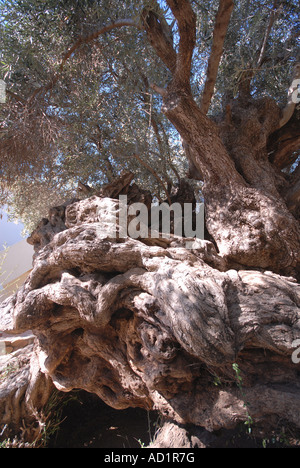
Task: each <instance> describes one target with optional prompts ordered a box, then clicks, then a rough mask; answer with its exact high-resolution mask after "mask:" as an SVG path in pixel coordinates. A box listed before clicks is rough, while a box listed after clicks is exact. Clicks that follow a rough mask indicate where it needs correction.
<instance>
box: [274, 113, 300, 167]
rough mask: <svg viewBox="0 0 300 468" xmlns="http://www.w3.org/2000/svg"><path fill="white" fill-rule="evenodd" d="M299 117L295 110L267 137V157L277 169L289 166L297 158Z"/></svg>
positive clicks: (299, 134) (299, 140)
mask: <svg viewBox="0 0 300 468" xmlns="http://www.w3.org/2000/svg"><path fill="white" fill-rule="evenodd" d="M299 117H300V115H299V112H297V111H295V112H294V114H293V116H292V117H291V118H290V120H289V121H288V122H287V123H286V124H285V125H284V126H283V127H281V128H279V129H278V130H276V132H274V133H272V134H271V135H270V137H269V141H268V146H267V148H268V153H269V159H270V161H271V162H272V164H274V165H275V166H276V167H278V168H279V169H284V168H285V167H289V166H290V165H291V164H293V163H294V162H295V160H296V158H297V150H299V147H300V128H299Z"/></svg>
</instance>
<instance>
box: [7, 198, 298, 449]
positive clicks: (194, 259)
mask: <svg viewBox="0 0 300 468" xmlns="http://www.w3.org/2000/svg"><path fill="white" fill-rule="evenodd" d="M109 206H110V207H111V208H116V209H118V201H117V200H111V199H108V198H103V197H98V196H93V197H91V198H88V199H86V200H82V201H73V202H71V203H70V204H66V206H64V207H59V208H57V209H52V210H51V217H50V218H49V219H48V220H44V221H43V223H41V224H40V226H39V227H38V228H37V230H36V231H35V232H34V233H33V235H32V236H31V238H30V242H32V243H33V244H34V245H35V248H36V256H35V260H34V266H33V270H32V272H31V274H30V276H29V278H28V279H27V281H26V282H25V284H24V286H23V288H22V289H21V290H20V291H19V292H18V293H17V294H16V295H15V296H14V297H12V298H10V299H9V300H7V301H6V302H4V303H2V304H1V306H0V311H1V329H2V330H6V332H10V333H16V332H18V333H19V332H22V331H25V330H28V329H32V330H33V331H34V333H35V335H36V337H37V343H36V346H37V355H38V358H39V365H40V369H41V371H42V373H44V374H45V376H47V378H51V380H52V381H53V383H54V385H55V386H56V387H57V388H58V389H59V390H62V391H70V390H72V389H74V388H81V389H84V390H87V391H89V392H93V393H95V394H97V395H98V396H99V397H100V398H102V399H103V400H104V401H105V402H106V403H107V404H108V405H111V406H112V407H114V408H117V409H123V408H127V407H130V406H131V407H142V408H145V409H148V410H150V409H156V410H158V411H159V412H160V413H161V414H162V415H164V417H165V418H166V419H167V420H170V421H172V424H176V423H177V424H184V425H189V424H192V425H194V426H200V427H202V428H205V429H206V430H208V431H214V430H217V429H220V428H232V427H235V425H236V424H237V423H238V422H240V421H245V420H246V419H247V418H248V417H249V414H250V415H251V418H252V419H253V421H255V423H256V424H257V423H263V424H266V423H267V424H269V425H271V426H272V424H276V422H277V421H278V419H281V420H286V421H288V422H289V423H292V424H294V425H295V426H297V427H298V426H299V421H300V410H299V408H300V393H299V385H300V381H299V372H298V371H299V366H298V365H297V364H295V363H293V360H292V353H293V352H294V351H295V349H294V344H295V340H298V339H300V327H299V324H300V309H299V305H300V290H299V285H298V284H297V282H296V281H295V279H294V278H292V277H283V276H279V275H278V274H275V273H272V272H270V271H269V272H263V271H257V270H247V269H241V270H234V269H228V263H227V260H229V263H230V262H231V259H230V258H229V259H227V258H226V257H224V256H221V255H220V254H219V253H217V251H216V249H215V247H214V245H213V244H212V243H210V242H208V241H205V240H203V241H201V242H200V241H199V243H198V247H197V248H195V249H193V250H187V249H186V248H185V243H184V239H182V238H177V237H175V236H171V238H170V239H155V243H156V244H158V245H151V242H152V240H151V239H148V240H144V241H143V239H140V240H138V239H132V238H130V237H125V238H123V239H114V238H109V237H103V229H99V227H101V226H103V225H105V223H106V221H107V219H110V213H109V209H108V207H109ZM233 363H237V364H238V366H239V369H240V372H241V375H242V379H243V389H242V390H243V391H242V392H241V390H240V389H239V388H238V387H237V385H236V375H235V372H234V370H233V368H232V364H233ZM35 392H36V390H35ZM245 402H246V405H245ZM190 440H191V439H190ZM197 440H198V439H197ZM198 442H199V440H198ZM174 443H175V444H176V442H174ZM198 445H199V443H198ZM200 446H201V444H200Z"/></svg>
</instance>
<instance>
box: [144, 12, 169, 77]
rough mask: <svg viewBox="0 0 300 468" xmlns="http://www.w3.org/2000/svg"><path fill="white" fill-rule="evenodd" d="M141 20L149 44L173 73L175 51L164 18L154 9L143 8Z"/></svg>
mask: <svg viewBox="0 0 300 468" xmlns="http://www.w3.org/2000/svg"><path fill="white" fill-rule="evenodd" d="M141 21H142V24H143V26H144V28H145V31H146V33H147V37H148V40H149V42H150V44H151V45H152V47H153V48H154V49H155V51H156V53H157V55H158V56H159V58H160V59H161V60H162V61H163V62H164V64H165V65H166V66H167V67H168V69H169V70H170V72H171V73H172V74H173V73H174V72H175V68H176V52H175V50H174V48H173V42H172V40H171V31H170V28H169V26H168V24H167V22H166V20H165V19H164V18H163V17H162V16H161V15H158V14H157V13H156V12H155V11H153V10H150V9H149V8H144V9H143V11H142V14H141Z"/></svg>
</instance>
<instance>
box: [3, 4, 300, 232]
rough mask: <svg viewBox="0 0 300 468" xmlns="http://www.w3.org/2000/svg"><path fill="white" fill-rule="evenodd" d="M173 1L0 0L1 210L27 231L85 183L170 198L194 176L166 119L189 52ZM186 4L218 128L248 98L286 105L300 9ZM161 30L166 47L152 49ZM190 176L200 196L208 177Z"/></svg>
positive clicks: (202, 85)
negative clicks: (167, 95)
mask: <svg viewBox="0 0 300 468" xmlns="http://www.w3.org/2000/svg"><path fill="white" fill-rule="evenodd" d="M170 3H173V2H168V1H156V0H144V1H142V2H141V1H136V0H122V1H116V0H112V1H111V0H110V1H108V0H67V1H65V0H64V1H62V0H61V1H56V0H55V1H54V0H48V1H46V2H45V1H41V0H2V1H0V18H1V24H0V38H1V50H0V79H3V80H4V81H5V83H6V91H7V99H6V103H5V104H0V106H1V107H0V116H1V124H0V173H1V184H0V204H1V205H2V206H4V205H7V206H8V207H9V209H10V212H11V214H12V216H15V217H18V218H22V219H23V221H24V222H25V224H26V226H27V228H28V229H32V228H33V227H34V224H35V223H36V221H37V220H38V219H40V217H41V216H43V215H44V213H45V212H46V211H47V209H48V207H49V205H54V204H55V203H59V202H61V201H63V200H65V199H66V198H71V197H72V196H74V194H75V193H76V189H77V185H78V182H79V181H81V182H82V183H87V184H89V185H91V186H99V185H101V184H104V183H107V182H110V181H111V180H112V178H113V177H115V176H117V175H119V174H120V173H121V172H122V171H123V170H131V171H132V172H133V173H134V174H135V180H136V181H137V182H138V183H140V184H141V185H143V187H144V188H148V189H150V190H151V192H152V193H153V194H154V195H156V197H157V198H158V199H159V200H162V199H166V197H168V195H169V193H170V191H171V188H172V186H173V185H174V184H176V182H177V181H178V180H179V179H180V178H181V177H186V176H187V174H188V172H189V165H188V158H187V157H186V151H188V148H186V147H185V145H184V144H183V145H182V143H184V142H182V138H181V136H180V135H179V133H178V132H177V131H176V130H175V128H174V126H173V125H172V123H171V122H170V120H169V119H168V118H167V117H166V116H165V115H164V114H163V113H162V112H161V105H162V96H161V92H160V90H161V89H162V88H164V87H165V86H166V85H167V84H168V83H169V81H170V79H171V75H172V67H173V66H174V67H175V62H174V60H173V54H174V53H177V55H178V54H179V55H180V47H181V44H182V42H180V38H182V29H181V30H180V21H178V17H177V18H176V14H174V11H175V10H174V8H171V7H170ZM179 3H180V2H179ZM182 3H183V4H189V3H190V6H191V7H192V9H193V12H194V13H195V21H196V28H195V38H193V41H194V47H193V49H192V50H191V57H190V60H191V70H190V86H191V91H192V94H193V97H194V99H195V102H196V103H197V104H198V105H199V107H200V109H202V111H203V112H204V113H205V114H206V113H208V116H209V117H210V118H211V119H212V121H215V122H217V121H218V119H219V116H220V115H223V114H224V113H226V103H228V101H229V100H230V99H234V98H235V97H236V96H237V95H238V94H239V93H240V94H242V93H243V92H249V93H250V94H251V96H253V97H255V98H259V97H263V96H270V97H271V98H273V99H274V100H275V101H276V102H277V103H279V104H280V105H281V107H282V108H283V107H284V106H285V104H286V99H287V90H288V88H289V86H290V83H291V76H292V75H293V69H294V67H295V64H296V63H297V60H298V57H297V46H298V45H299V32H300V29H299V22H298V2H297V1H296V0H286V1H280V0H265V1H263V2H255V1H253V0H236V2H235V4H234V5H233V4H232V2H231V1H227V2H226V1H223V2H222V1H221V2H219V1H216V0H204V1H198V0H193V1H190V2H185V1H184V2H182ZM149 12H151V14H149ZM150 26H151V27H150ZM155 28H156V30H155ZM154 30H155V31H156V33H157V36H156V38H157V37H160V36H159V34H161V40H162V41H163V42H164V44H163V45H164V48H161V49H159V45H158V42H156V44H155V47H153V43H152V41H151V34H152V33H153V31H154ZM191 30H192V29H191ZM168 41H169V42H168ZM168 43H169V48H168ZM168 51H169V53H168ZM164 54H165V55H164ZM187 59H188V57H187V55H186V51H185V56H184V58H183V62H184V60H187ZM182 69H184V66H183V68H182ZM298 127H299V126H298ZM296 133H297V132H296ZM298 133H299V131H298ZM298 133H297V135H296V137H297V138H298V140H297V141H298V143H299V135H298ZM293 138H294V139H295V135H293ZM271 150H272V148H271ZM298 156H299V152H297V151H296V147H295V145H294V146H292V148H291V150H290V152H289V156H288V158H287V157H286V158H285V157H283V163H282V167H281V170H284V171H295V169H296V167H297V164H298V159H299V158H298ZM190 177H193V178H194V179H197V181H195V182H194V183H195V184H197V187H198V188H199V190H200V189H201V183H202V177H201V176H200V177H196V176H193V175H190Z"/></svg>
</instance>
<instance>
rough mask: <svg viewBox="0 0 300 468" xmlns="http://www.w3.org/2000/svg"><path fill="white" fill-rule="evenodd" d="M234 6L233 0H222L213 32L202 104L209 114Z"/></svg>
mask: <svg viewBox="0 0 300 468" xmlns="http://www.w3.org/2000/svg"><path fill="white" fill-rule="evenodd" d="M233 6H234V3H233V0H220V3H219V9H218V12H217V16H216V20H215V27H214V32H213V43H212V49H211V54H210V57H209V60H208V66H207V74H206V81H205V86H204V91H203V95H202V100H201V105H200V109H201V111H202V112H203V113H204V114H207V112H208V109H209V106H210V102H211V99H212V96H213V93H214V86H215V83H216V79H217V74H218V68H219V63H220V60H221V57H222V54H223V46H224V40H225V36H226V33H227V29H228V25H229V21H230V18H231V13H232V10H233Z"/></svg>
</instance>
